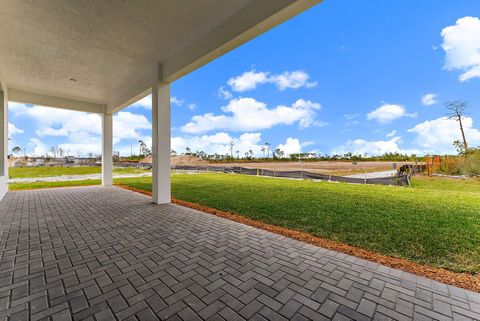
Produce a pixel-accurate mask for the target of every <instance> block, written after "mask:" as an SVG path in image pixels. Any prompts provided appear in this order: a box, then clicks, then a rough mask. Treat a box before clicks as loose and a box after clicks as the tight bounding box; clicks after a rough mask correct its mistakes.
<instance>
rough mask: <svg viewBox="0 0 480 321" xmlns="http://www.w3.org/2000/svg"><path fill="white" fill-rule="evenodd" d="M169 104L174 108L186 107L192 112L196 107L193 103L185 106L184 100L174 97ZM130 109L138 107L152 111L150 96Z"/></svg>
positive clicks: (132, 105)
mask: <svg viewBox="0 0 480 321" xmlns="http://www.w3.org/2000/svg"><path fill="white" fill-rule="evenodd" d="M170 104H172V105H175V106H186V107H187V108H188V109H190V110H193V109H195V108H196V105H195V104H194V103H190V104H186V103H185V100H183V99H181V98H178V97H176V96H171V97H170ZM130 106H131V107H140V108H144V109H152V95H148V96H146V97H143V98H142V99H140V100H139V101H137V102H135V103H133V104H131V105H130Z"/></svg>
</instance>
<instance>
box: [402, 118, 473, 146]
mask: <svg viewBox="0 0 480 321" xmlns="http://www.w3.org/2000/svg"><path fill="white" fill-rule="evenodd" d="M462 120H463V128H464V130H465V136H466V137H467V142H468V143H469V144H470V145H471V146H477V145H480V131H479V130H478V129H476V128H474V127H473V119H472V118H471V117H464V118H463V119H462ZM408 132H410V133H414V134H417V137H416V139H415V144H416V145H417V146H418V147H421V148H422V149H423V151H424V153H426V154H428V153H429V154H455V153H456V150H455V148H454V146H453V142H454V141H455V140H461V134H460V128H459V125H458V122H457V121H455V120H454V119H450V118H448V117H440V118H437V119H433V120H428V121H424V122H423V123H420V124H417V125H416V126H415V127H413V128H411V129H409V130H408Z"/></svg>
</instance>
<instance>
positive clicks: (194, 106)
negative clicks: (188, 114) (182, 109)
mask: <svg viewBox="0 0 480 321" xmlns="http://www.w3.org/2000/svg"><path fill="white" fill-rule="evenodd" d="M187 108H188V109H190V110H195V109H197V104H194V103H191V104H187Z"/></svg>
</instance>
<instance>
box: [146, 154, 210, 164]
mask: <svg viewBox="0 0 480 321" xmlns="http://www.w3.org/2000/svg"><path fill="white" fill-rule="evenodd" d="M170 162H171V164H172V165H208V162H207V161H206V160H203V159H201V158H198V157H197V156H193V155H177V156H172V158H171V159H170ZM140 163H147V164H151V163H152V156H147V157H145V158H144V159H142V160H141V161H140Z"/></svg>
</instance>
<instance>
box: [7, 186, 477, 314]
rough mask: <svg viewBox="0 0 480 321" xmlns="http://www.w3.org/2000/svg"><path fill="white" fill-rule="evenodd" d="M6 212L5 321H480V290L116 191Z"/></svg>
mask: <svg viewBox="0 0 480 321" xmlns="http://www.w3.org/2000/svg"><path fill="white" fill-rule="evenodd" d="M0 213H2V214H1V215H0V222H1V224H0V233H1V239H0V255H1V264H0V283H1V284H0V302H1V306H0V318H1V319H8V320H62V321H66V320H97V321H99V320H244V319H250V320H308V319H310V320H330V319H334V320H412V319H415V320H452V319H453V320H479V319H480V295H479V294H478V293H474V292H470V291H466V290H463V289H459V288H456V287H453V286H449V285H445V284H442V283H439V282H436V281H432V280H429V279H426V278H422V277H417V276H415V275H412V274H409V273H406V272H402V271H399V270H396V269H392V268H388V267H385V266H382V265H379V264H376V263H372V262H368V261H365V260H362V259H358V258H355V257H352V256H349V255H346V254H342V253H338V252H334V251H329V250H325V249H322V248H319V247H316V246H313V245H309V244H306V243H302V242H299V241H296V240H292V239H289V238H286V237H283V236H279V235H276V234H272V233H269V232H266V231H263V230H259V229H256V228H253V227H250V226H246V225H243V224H240V223H236V222H232V221H229V220H226V219H223V218H219V217H216V216H212V215H209V214H205V213H202V212H198V211H195V210H192V209H188V208H184V207H180V206H177V205H173V204H163V205H154V204H152V202H151V199H150V198H149V197H147V196H145V195H141V194H138V193H135V192H131V191H126V190H123V189H120V188H118V187H80V188H60V189H50V190H36V191H22V192H9V193H7V195H6V197H5V199H4V200H3V201H2V202H0Z"/></svg>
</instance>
